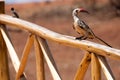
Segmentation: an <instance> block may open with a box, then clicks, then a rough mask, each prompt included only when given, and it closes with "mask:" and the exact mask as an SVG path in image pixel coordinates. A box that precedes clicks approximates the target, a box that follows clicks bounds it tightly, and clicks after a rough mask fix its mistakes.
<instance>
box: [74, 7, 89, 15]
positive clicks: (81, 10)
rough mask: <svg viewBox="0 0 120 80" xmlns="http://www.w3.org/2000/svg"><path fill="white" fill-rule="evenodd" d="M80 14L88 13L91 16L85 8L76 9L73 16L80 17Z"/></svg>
mask: <svg viewBox="0 0 120 80" xmlns="http://www.w3.org/2000/svg"><path fill="white" fill-rule="evenodd" d="M80 12H84V13H88V14H89V12H88V11H87V10H85V9H83V8H76V9H74V10H73V12H72V14H73V15H78V13H80Z"/></svg>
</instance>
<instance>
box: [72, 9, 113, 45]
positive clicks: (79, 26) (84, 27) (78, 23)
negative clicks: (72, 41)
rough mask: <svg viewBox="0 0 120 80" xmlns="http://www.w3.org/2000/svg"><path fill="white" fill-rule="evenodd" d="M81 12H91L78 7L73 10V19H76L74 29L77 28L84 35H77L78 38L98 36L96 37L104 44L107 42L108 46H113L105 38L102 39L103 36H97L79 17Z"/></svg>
mask: <svg viewBox="0 0 120 80" xmlns="http://www.w3.org/2000/svg"><path fill="white" fill-rule="evenodd" d="M80 12H84V13H88V14H89V12H88V11H86V10H85V9H83V8H76V9H74V10H73V12H72V16H73V19H74V23H73V29H75V30H76V31H77V32H78V33H79V34H81V35H82V36H80V37H76V39H79V40H85V39H87V38H89V39H94V38H96V39H98V40H100V41H101V42H103V43H104V44H106V45H107V46H109V47H111V46H110V45H109V44H108V43H106V42H105V41H104V40H102V39H101V38H99V37H98V36H96V35H95V34H94V32H93V31H92V30H91V29H90V27H89V26H88V25H87V24H86V23H85V22H84V21H82V20H81V19H80V18H79V17H78V14H79V13H80Z"/></svg>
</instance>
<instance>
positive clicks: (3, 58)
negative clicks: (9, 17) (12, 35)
mask: <svg viewBox="0 0 120 80" xmlns="http://www.w3.org/2000/svg"><path fill="white" fill-rule="evenodd" d="M4 9H5V3H4V0H0V14H1V13H2V14H3V13H4V12H5V10H4ZM0 27H2V25H1V24H0ZM0 80H10V77H9V68H8V56H7V48H6V44H5V41H4V39H3V36H2V33H1V31H0Z"/></svg>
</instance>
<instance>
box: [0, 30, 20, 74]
mask: <svg viewBox="0 0 120 80" xmlns="http://www.w3.org/2000/svg"><path fill="white" fill-rule="evenodd" d="M1 33H2V35H3V38H4V40H5V44H6V46H7V49H8V52H9V54H10V58H11V60H12V63H13V66H14V68H15V71H16V72H17V71H18V68H19V65H20V61H19V59H18V56H17V53H16V51H15V49H14V47H13V45H12V43H11V41H10V40H9V38H8V36H7V34H6V33H5V32H4V30H3V29H2V28H1Z"/></svg>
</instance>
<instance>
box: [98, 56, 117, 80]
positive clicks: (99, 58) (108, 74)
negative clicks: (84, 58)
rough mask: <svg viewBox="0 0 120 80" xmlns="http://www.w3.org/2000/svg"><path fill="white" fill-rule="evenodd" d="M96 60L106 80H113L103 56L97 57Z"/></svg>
mask: <svg viewBox="0 0 120 80" xmlns="http://www.w3.org/2000/svg"><path fill="white" fill-rule="evenodd" d="M98 60H99V62H100V65H101V68H102V70H103V72H104V74H105V76H106V78H107V80H115V77H114V75H113V73H112V70H111V69H110V66H109V64H108V62H107V60H106V59H105V57H103V56H98Z"/></svg>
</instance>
